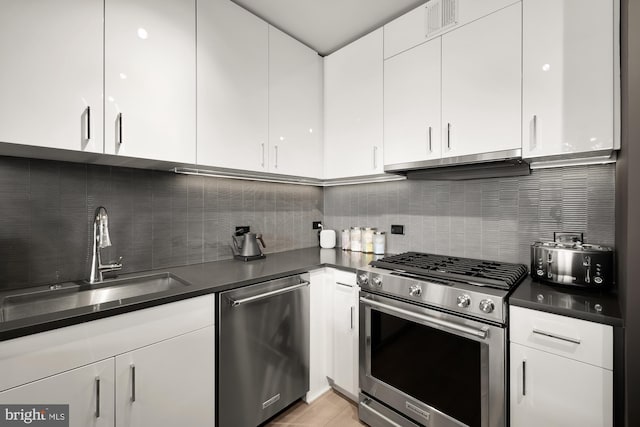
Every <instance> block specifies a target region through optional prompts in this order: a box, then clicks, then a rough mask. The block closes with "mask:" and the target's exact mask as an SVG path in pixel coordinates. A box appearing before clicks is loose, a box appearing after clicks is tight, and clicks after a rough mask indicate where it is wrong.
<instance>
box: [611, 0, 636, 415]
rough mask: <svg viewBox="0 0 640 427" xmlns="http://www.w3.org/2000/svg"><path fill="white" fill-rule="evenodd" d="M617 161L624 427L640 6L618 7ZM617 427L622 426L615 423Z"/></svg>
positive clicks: (628, 405)
mask: <svg viewBox="0 0 640 427" xmlns="http://www.w3.org/2000/svg"><path fill="white" fill-rule="evenodd" d="M620 6H621V13H620V26H621V37H620V43H621V46H620V48H621V49H620V56H621V70H620V71H621V75H620V81H621V95H622V96H621V98H622V99H621V105H622V110H621V113H622V114H621V116H622V117H621V119H622V139H621V145H622V146H621V149H620V160H619V162H618V164H617V165H616V181H617V186H616V215H617V217H616V233H617V234H616V236H617V239H616V240H617V242H618V245H617V252H616V255H617V261H618V263H617V264H618V289H619V295H620V303H621V309H622V315H623V319H624V324H625V327H624V335H625V342H624V365H625V372H624V376H625V378H624V382H625V384H624V399H619V400H618V401H617V402H616V405H620V400H624V402H623V403H624V413H625V419H624V425H625V426H629V427H631V426H638V425H640V406H639V405H638V404H637V403H638V402H640V311H638V306H640V287H639V286H638V283H637V282H638V276H640V263H639V262H638V260H639V259H640V245H638V241H640V222H639V221H638V218H639V217H640V191H638V187H637V186H638V185H639V184H640V169H639V168H638V164H639V162H640V122H639V121H638V117H640V2H637V1H634V0H622V1H621V2H620ZM617 425H623V423H622V422H619V423H618V424H617Z"/></svg>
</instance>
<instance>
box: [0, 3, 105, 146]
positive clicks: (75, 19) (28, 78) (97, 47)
mask: <svg viewBox="0 0 640 427" xmlns="http://www.w3.org/2000/svg"><path fill="white" fill-rule="evenodd" d="M102 20H103V2H102V0H61V1H56V2H52V1H48V0H21V1H16V0H0V57H1V58H2V68H1V70H0V94H2V95H1V96H0V142H11V143H16V144H27V145H36V146H42V147H51V148H64V149H69V150H81V151H90V152H95V153H102V151H103V140H102V108H103V107H102V40H103V33H102Z"/></svg>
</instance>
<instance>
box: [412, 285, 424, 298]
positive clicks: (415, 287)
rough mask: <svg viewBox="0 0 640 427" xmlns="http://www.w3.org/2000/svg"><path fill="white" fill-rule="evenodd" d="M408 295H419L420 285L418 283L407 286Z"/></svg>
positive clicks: (420, 292) (420, 293)
mask: <svg viewBox="0 0 640 427" xmlns="http://www.w3.org/2000/svg"><path fill="white" fill-rule="evenodd" d="M409 295H411V296H412V297H419V296H420V295H422V287H421V286H420V285H411V287H410V288H409Z"/></svg>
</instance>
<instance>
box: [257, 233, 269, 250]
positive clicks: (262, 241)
mask: <svg viewBox="0 0 640 427" xmlns="http://www.w3.org/2000/svg"><path fill="white" fill-rule="evenodd" d="M256 239H258V240H259V241H260V243H262V247H263V248H266V247H267V245H265V244H264V240H262V234H258V235H256Z"/></svg>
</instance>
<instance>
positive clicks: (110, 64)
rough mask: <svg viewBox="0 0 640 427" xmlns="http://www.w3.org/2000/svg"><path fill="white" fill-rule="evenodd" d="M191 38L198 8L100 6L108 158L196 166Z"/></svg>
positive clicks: (185, 4)
mask: <svg viewBox="0 0 640 427" xmlns="http://www.w3.org/2000/svg"><path fill="white" fill-rule="evenodd" d="M79 37H82V35H79ZM195 37H196V9H195V0H106V1H105V72H104V77H105V83H104V84H105V152H106V153H107V154H118V155H122V156H130V157H141V158H146V159H153V160H166V161H173V162H185V163H195V160H196V158H195V157H196V150H195V147H196V145H195V142H196V139H195V138H196V135H195V132H196V80H195V79H196V43H195Z"/></svg>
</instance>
